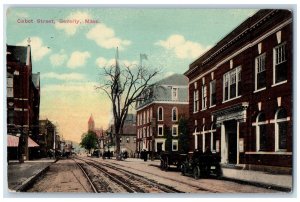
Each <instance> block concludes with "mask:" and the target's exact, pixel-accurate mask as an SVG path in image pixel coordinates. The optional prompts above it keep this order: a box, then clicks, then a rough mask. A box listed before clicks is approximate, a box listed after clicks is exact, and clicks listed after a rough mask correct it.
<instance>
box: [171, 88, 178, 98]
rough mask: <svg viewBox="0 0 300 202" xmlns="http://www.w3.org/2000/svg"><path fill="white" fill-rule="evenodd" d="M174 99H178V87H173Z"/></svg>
mask: <svg viewBox="0 0 300 202" xmlns="http://www.w3.org/2000/svg"><path fill="white" fill-rule="evenodd" d="M172 100H178V88H172Z"/></svg>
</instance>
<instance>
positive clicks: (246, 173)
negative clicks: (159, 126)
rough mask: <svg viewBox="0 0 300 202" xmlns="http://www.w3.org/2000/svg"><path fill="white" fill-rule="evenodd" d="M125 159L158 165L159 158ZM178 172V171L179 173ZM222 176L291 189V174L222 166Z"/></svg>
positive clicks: (265, 185)
mask: <svg viewBox="0 0 300 202" xmlns="http://www.w3.org/2000/svg"><path fill="white" fill-rule="evenodd" d="M126 161H131V162H136V163H141V164H148V165H152V166H157V167H159V165H160V161H159V160H154V161H151V160H148V161H146V162H144V161H143V160H142V159H133V158H129V159H126ZM179 174H180V173H179ZM222 174H223V175H222V178H223V179H225V180H232V181H237V182H240V183H245V184H253V185H256V186H261V187H266V188H272V189H276V190H281V191H291V190H292V186H293V176H292V175H282V174H270V173H266V172H261V171H251V170H240V169H234V168H224V167H223V168H222Z"/></svg>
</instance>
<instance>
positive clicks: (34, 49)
mask: <svg viewBox="0 0 300 202" xmlns="http://www.w3.org/2000/svg"><path fill="white" fill-rule="evenodd" d="M27 41H28V39H27V38H26V39H24V40H23V41H22V42H20V43H17V46H27V45H28V42H27ZM30 41H31V42H30V46H31V54H32V60H34V61H39V60H41V59H42V58H43V57H44V56H45V55H47V54H48V53H50V52H51V50H50V49H49V48H48V47H47V46H44V44H43V41H42V39H41V38H40V37H36V36H34V37H31V38H30Z"/></svg>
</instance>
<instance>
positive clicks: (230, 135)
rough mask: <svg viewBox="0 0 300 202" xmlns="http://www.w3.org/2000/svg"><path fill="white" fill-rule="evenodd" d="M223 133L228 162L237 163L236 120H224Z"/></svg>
mask: <svg viewBox="0 0 300 202" xmlns="http://www.w3.org/2000/svg"><path fill="white" fill-rule="evenodd" d="M225 131H226V132H225V134H226V143H227V152H228V153H227V157H228V163H229V164H236V163H237V122H236V121H235V120H230V121H226V122H225Z"/></svg>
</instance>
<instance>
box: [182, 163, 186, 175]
mask: <svg viewBox="0 0 300 202" xmlns="http://www.w3.org/2000/svg"><path fill="white" fill-rule="evenodd" d="M186 173H187V168H186V165H184V164H183V165H182V166H181V174H182V175H186Z"/></svg>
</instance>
